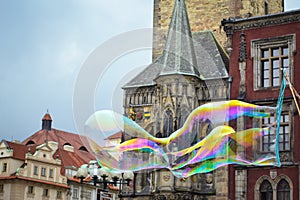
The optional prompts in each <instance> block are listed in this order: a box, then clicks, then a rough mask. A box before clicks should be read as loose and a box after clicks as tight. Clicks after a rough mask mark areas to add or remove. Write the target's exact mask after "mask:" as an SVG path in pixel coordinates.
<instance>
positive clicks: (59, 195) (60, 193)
mask: <svg viewBox="0 0 300 200" xmlns="http://www.w3.org/2000/svg"><path fill="white" fill-rule="evenodd" d="M56 198H57V199H61V198H62V191H61V190H57V192H56Z"/></svg>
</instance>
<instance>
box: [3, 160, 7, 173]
mask: <svg viewBox="0 0 300 200" xmlns="http://www.w3.org/2000/svg"><path fill="white" fill-rule="evenodd" d="M7 169H8V163H7V162H5V163H3V164H2V172H7Z"/></svg>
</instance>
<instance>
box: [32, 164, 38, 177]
mask: <svg viewBox="0 0 300 200" xmlns="http://www.w3.org/2000/svg"><path fill="white" fill-rule="evenodd" d="M38 171H39V167H38V166H33V175H38V173H39V172H38Z"/></svg>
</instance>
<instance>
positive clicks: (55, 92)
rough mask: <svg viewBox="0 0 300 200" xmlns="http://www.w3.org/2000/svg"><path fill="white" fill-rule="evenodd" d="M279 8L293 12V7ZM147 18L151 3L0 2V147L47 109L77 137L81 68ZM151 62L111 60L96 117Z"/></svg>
mask: <svg viewBox="0 0 300 200" xmlns="http://www.w3.org/2000/svg"><path fill="white" fill-rule="evenodd" d="M285 5H286V10H290V9H295V8H300V3H299V0H285ZM152 12H153V0H109V1H104V0H86V1H84V0H51V1H50V0H48V1H36V0H35V1H34V0H27V1H22V0H19V1H9V0H2V1H0V27H1V29H0V91H1V96H0V97H1V98H0V111H1V113H0V140H1V139H7V140H12V139H17V140H21V141H22V140H24V139H25V138H27V137H28V136H29V135H31V134H33V133H34V132H36V131H38V130H39V129H40V128H41V119H42V117H43V115H44V114H45V113H46V112H47V109H48V110H49V113H50V114H51V116H52V119H53V126H54V127H55V128H58V129H61V130H66V131H71V132H77V129H76V127H77V128H78V125H77V126H75V123H74V120H73V114H74V113H73V108H72V106H73V92H74V90H76V88H75V89H74V85H75V83H76V79H77V77H78V76H79V73H80V70H81V68H82V66H84V63H85V61H86V60H87V59H89V56H90V54H91V53H92V52H94V50H95V49H97V48H98V47H99V46H101V45H102V44H103V43H105V42H107V41H109V40H110V39H111V38H114V37H117V36H118V35H124V34H125V33H126V32H129V31H132V30H137V29H142V28H151V27H152V17H153V13H152ZM124 42H125V43H126V42H130V41H124ZM150 62H151V50H150V49H147V48H141V49H139V50H138V51H134V52H131V53H128V54H126V55H122V56H119V57H117V58H116V59H115V60H113V61H112V63H111V66H113V67H111V68H110V69H111V70H109V69H107V70H106V73H105V76H103V77H102V81H101V80H100V81H99V83H98V85H97V88H96V89H95V90H96V93H97V95H96V96H95V99H96V102H95V110H98V109H103V108H108V109H111V108H112V107H113V108H112V109H114V110H116V111H119V112H122V111H121V105H122V103H123V100H122V98H121V97H122V95H121V94H116V93H120V91H119V90H117V89H116V86H117V87H119V86H121V85H122V84H123V82H124V81H125V82H126V78H129V77H130V75H133V74H134V73H136V72H137V70H136V69H137V68H142V67H141V66H145V65H147V64H149V63H150ZM118 69H128V70H127V72H124V71H122V70H118ZM128 71H130V72H128ZM124 77H125V78H124ZM107 82H108V83H109V84H105V83H107ZM118 95H119V96H118ZM111 96H113V97H111ZM104 97H105V98H104ZM106 97H107V98H106ZM112 102H113V103H112ZM112 104H113V105H112ZM79 126H80V125H79Z"/></svg>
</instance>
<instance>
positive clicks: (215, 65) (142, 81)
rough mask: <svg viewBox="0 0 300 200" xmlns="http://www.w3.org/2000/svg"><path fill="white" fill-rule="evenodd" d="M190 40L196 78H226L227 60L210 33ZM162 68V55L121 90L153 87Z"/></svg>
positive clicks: (199, 34)
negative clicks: (193, 53) (195, 64)
mask: <svg viewBox="0 0 300 200" xmlns="http://www.w3.org/2000/svg"><path fill="white" fill-rule="evenodd" d="M192 38H193V46H194V49H195V58H196V62H197V66H196V70H197V71H198V72H199V75H198V76H197V77H198V78H200V79H201V80H207V79H220V78H227V77H228V71H227V70H228V66H229V58H228V55H227V54H226V52H225V50H224V49H222V47H221V46H220V45H219V44H218V42H217V40H216V38H215V36H214V34H213V33H212V32H211V31H201V32H196V33H193V34H192ZM163 66H164V63H163V55H162V56H160V57H158V58H157V59H156V60H155V61H154V62H153V63H151V64H150V65H148V66H147V67H146V68H145V69H144V70H143V71H142V72H141V73H139V74H138V75H137V76H136V77H134V78H133V79H131V80H130V81H129V82H128V83H127V84H126V85H125V86H123V89H126V88H132V87H143V86H153V85H155V84H156V83H155V79H156V78H158V77H159V75H160V72H161V69H162V68H163ZM174 74H176V73H174ZM178 74H179V73H178ZM181 74H184V75H189V74H186V73H181Z"/></svg>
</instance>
